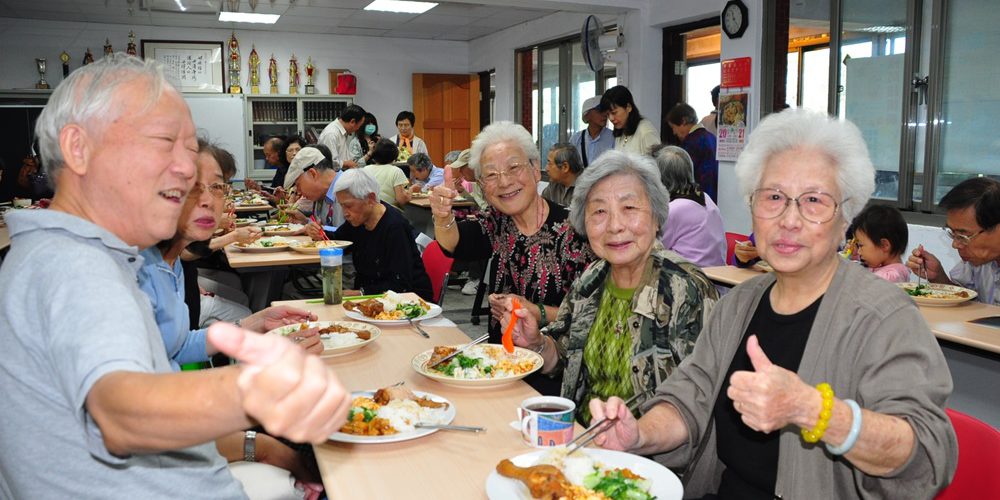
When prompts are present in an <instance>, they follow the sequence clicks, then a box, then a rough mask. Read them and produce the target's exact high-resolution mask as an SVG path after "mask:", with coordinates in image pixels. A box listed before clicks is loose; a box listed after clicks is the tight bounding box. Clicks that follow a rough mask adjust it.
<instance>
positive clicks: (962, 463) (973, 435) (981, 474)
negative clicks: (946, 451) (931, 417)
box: [935, 408, 1000, 500]
mask: <svg viewBox="0 0 1000 500" xmlns="http://www.w3.org/2000/svg"><path fill="white" fill-rule="evenodd" d="M945 412H946V413H948V418H950V419H951V425H952V427H954V428H955V435H957V436H958V468H957V469H956V470H955V477H954V478H952V480H951V484H950V485H948V486H947V487H946V488H945V489H944V490H942V491H941V492H940V493H938V496H937V497H935V498H936V499H937V500H958V499H964V498H1000V474H997V471H996V467H997V464H1000V431H998V430H996V429H994V428H993V427H991V426H990V425H989V424H986V423H985V422H982V421H980V420H977V419H975V418H973V417H970V416H969V415H966V414H964V413H962V412H959V411H955V410H952V409H951V408H946V409H945Z"/></svg>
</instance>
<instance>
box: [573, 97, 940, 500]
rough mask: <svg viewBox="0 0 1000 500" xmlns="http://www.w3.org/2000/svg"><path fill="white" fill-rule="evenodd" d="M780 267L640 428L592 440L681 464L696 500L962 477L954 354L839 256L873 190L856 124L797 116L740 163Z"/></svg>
mask: <svg viewBox="0 0 1000 500" xmlns="http://www.w3.org/2000/svg"><path fill="white" fill-rule="evenodd" d="M736 174H737V177H738V180H739V183H740V187H741V189H742V191H743V194H744V195H746V197H747V200H748V201H749V204H750V212H751V214H752V216H753V231H754V234H755V236H756V239H757V247H758V249H759V251H760V254H761V257H763V258H764V259H765V260H766V261H767V262H768V263H769V264H771V266H772V267H773V268H774V272H773V273H769V274H766V275H763V276H760V277H757V278H754V279H752V280H749V281H747V282H745V283H743V284H742V285H740V286H738V287H736V288H735V289H733V290H732V291H731V292H730V293H728V294H727V295H726V296H724V297H723V298H722V300H720V301H719V303H718V305H717V306H716V307H715V309H714V311H713V312H712V315H711V317H710V318H709V321H708V324H707V325H706V327H705V329H704V330H702V333H701V335H700V336H699V337H698V340H697V342H696V344H695V346H694V351H693V352H692V354H691V355H690V356H688V357H687V358H686V359H685V360H684V362H683V363H681V365H680V366H679V367H678V368H677V369H675V370H674V371H673V373H672V374H671V376H670V377H669V378H668V379H667V380H666V382H664V383H663V384H661V385H660V386H659V387H658V388H657V392H656V395H655V397H654V398H652V399H651V400H650V401H648V402H647V403H646V404H645V405H644V407H643V410H644V412H643V416H642V418H641V419H639V420H638V421H637V420H636V419H635V418H633V416H632V413H631V412H629V411H627V410H626V409H625V407H624V405H623V402H622V401H621V400H620V399H618V398H610V399H609V400H608V401H607V402H603V401H600V400H591V402H590V407H591V413H592V414H593V418H594V419H599V418H602V417H605V416H608V417H610V418H612V419H617V422H616V423H615V425H614V427H613V428H612V430H610V431H608V432H605V433H604V434H602V435H601V436H599V437H598V438H597V440H596V441H595V442H597V443H598V444H599V445H601V446H604V447H606V448H611V449H619V450H628V451H631V452H633V453H638V454H645V455H649V454H658V453H663V455H662V456H660V457H658V458H659V459H660V461H661V462H663V463H665V464H666V465H668V466H671V467H677V468H681V469H683V470H684V471H685V472H684V476H683V477H684V483H685V487H684V493H685V498H768V499H772V498H795V499H800V498H933V497H934V495H935V493H936V492H937V491H938V490H940V489H941V488H942V487H943V486H945V485H946V484H948V482H949V481H950V480H951V477H952V475H953V474H954V471H955V466H956V462H957V444H956V440H955V434H954V431H953V430H952V428H951V425H950V423H949V421H948V418H947V416H946V415H945V412H944V405H945V402H946V400H947V398H948V395H949V394H950V393H951V389H952V383H951V377H950V374H949V372H948V367H947V365H946V363H945V360H944V356H943V355H942V353H941V349H940V347H939V346H938V344H937V342H936V340H935V339H934V337H933V335H932V334H931V332H930V330H929V329H928V327H927V324H926V322H925V321H924V320H923V317H922V316H921V315H920V312H919V311H918V310H917V308H916V306H915V305H914V303H913V302H912V301H911V300H910V299H909V297H908V296H907V295H906V294H905V293H904V292H902V291H901V290H900V289H898V288H896V287H895V286H893V285H892V284H891V283H888V282H885V281H884V280H880V279H878V278H877V277H875V276H874V275H872V274H871V273H868V272H866V271H865V270H864V269H861V268H860V267H859V266H857V265H854V264H852V263H851V262H849V261H846V260H843V259H841V258H840V257H838V255H837V247H838V244H839V243H840V242H841V240H842V238H843V234H844V230H845V229H846V227H847V224H848V221H850V220H851V219H852V218H853V217H854V215H855V214H857V213H858V212H859V211H860V210H861V209H862V207H864V205H865V203H866V202H867V201H868V197H869V195H870V193H871V192H872V191H873V188H874V168H873V166H872V163H871V161H870V160H869V159H868V153H867V149H866V147H865V144H864V141H863V139H862V137H861V133H860V132H859V130H858V129H857V128H856V127H854V126H853V125H852V124H850V123H848V122H841V121H837V120H836V119H831V118H829V117H827V116H825V115H819V114H812V113H809V112H804V111H799V110H789V111H785V112H783V113H779V114H775V115H771V116H770V117H768V118H766V119H764V120H763V121H762V122H761V123H760V126H759V127H758V128H757V130H756V131H755V132H754V133H753V135H752V136H751V137H750V139H749V141H748V143H747V146H746V149H745V150H744V151H743V153H742V154H741V156H740V158H739V161H738V162H737V165H736Z"/></svg>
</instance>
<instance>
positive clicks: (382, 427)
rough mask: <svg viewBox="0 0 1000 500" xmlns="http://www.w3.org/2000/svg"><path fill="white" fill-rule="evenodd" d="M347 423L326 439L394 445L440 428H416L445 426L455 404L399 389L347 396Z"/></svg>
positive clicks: (436, 396) (432, 395)
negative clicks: (348, 401)
mask: <svg viewBox="0 0 1000 500" xmlns="http://www.w3.org/2000/svg"><path fill="white" fill-rule="evenodd" d="M351 398H352V399H351V409H350V410H349V411H348V413H347V423H346V424H344V426H343V427H341V428H340V431H339V432H337V433H334V434H333V435H331V436H330V440H331V441H339V442H342V443H362V444H373V443H395V442H398V441H407V440H410V439H417V438H420V437H424V436H426V435H428V434H433V433H435V432H437V431H439V430H440V429H437V428H424V427H420V425H421V424H427V425H447V424H450V423H451V422H452V420H455V413H456V412H455V405H453V404H452V403H451V401H448V400H447V399H445V398H443V397H441V396H438V395H436V394H431V393H429V392H423V391H411V390H410V389H408V388H406V387H403V386H391V387H384V388H382V389H378V390H375V391H357V392H353V393H351Z"/></svg>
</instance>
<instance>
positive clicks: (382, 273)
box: [331, 169, 433, 300]
mask: <svg viewBox="0 0 1000 500" xmlns="http://www.w3.org/2000/svg"><path fill="white" fill-rule="evenodd" d="M379 189H380V188H379V183H378V181H376V180H375V177H373V176H372V175H371V174H369V173H368V172H366V171H365V169H351V170H345V171H343V172H341V173H340V177H338V178H337V183H336V184H335V185H334V187H333V191H334V196H336V197H337V203H338V204H340V207H341V208H342V209H343V210H344V221H345V222H346V224H341V225H340V227H338V228H337V230H336V231H334V233H333V236H332V237H331V239H334V240H347V241H350V242H352V243H353V245H351V246H350V247H349V248H348V250H349V251H351V252H352V253H353V254H354V269H355V271H356V272H357V278H356V279H355V281H354V290H347V291H345V292H344V294H345V295H367V294H373V293H382V292H385V291H386V290H393V291H395V292H413V293H416V294H417V295H419V296H421V297H423V298H424V300H432V297H433V292H432V291H431V280H430V278H429V277H428V276H427V271H426V270H425V269H424V262H423V260H421V259H420V250H418V249H417V243H416V241H415V240H414V236H413V226H411V225H410V223H409V222H408V221H407V220H406V218H405V217H403V213H402V212H400V211H399V210H398V209H396V208H393V207H391V206H390V205H388V204H387V203H385V202H384V201H381V200H379Z"/></svg>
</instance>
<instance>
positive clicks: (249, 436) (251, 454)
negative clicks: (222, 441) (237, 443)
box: [243, 431, 257, 462]
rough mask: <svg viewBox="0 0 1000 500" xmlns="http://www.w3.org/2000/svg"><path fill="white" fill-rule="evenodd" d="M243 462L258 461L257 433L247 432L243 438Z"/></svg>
mask: <svg viewBox="0 0 1000 500" xmlns="http://www.w3.org/2000/svg"><path fill="white" fill-rule="evenodd" d="M243 461H244V462H256V461H257V431H247V433H246V435H245V436H244V437H243Z"/></svg>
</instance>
